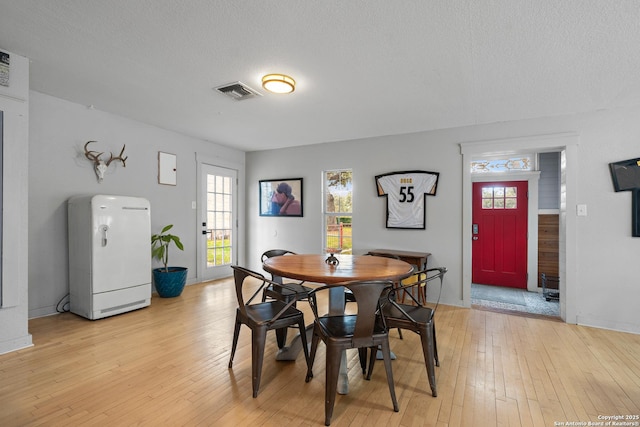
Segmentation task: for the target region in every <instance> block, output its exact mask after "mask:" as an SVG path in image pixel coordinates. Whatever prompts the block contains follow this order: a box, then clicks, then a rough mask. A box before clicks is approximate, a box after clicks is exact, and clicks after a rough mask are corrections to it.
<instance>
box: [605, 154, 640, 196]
mask: <svg viewBox="0 0 640 427" xmlns="http://www.w3.org/2000/svg"><path fill="white" fill-rule="evenodd" d="M609 169H610V170H611V178H612V179H613V188H614V189H615V190H616V191H628V190H633V189H634V188H640V158H638V159H629V160H623V161H621V162H615V163H609Z"/></svg>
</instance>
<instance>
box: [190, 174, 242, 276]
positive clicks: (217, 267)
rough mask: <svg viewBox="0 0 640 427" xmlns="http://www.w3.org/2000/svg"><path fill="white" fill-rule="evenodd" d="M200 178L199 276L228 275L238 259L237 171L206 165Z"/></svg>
mask: <svg viewBox="0 0 640 427" xmlns="http://www.w3.org/2000/svg"><path fill="white" fill-rule="evenodd" d="M200 179H201V185H200V189H201V190H200V192H201V194H200V197H199V205H200V221H199V224H200V225H201V230H200V233H201V234H200V238H201V241H200V250H199V251H198V252H199V258H200V259H199V264H200V271H199V276H200V277H199V278H200V279H201V280H211V279H217V278H220V277H227V276H229V275H230V274H231V267H230V266H231V265H232V264H235V263H236V259H237V248H236V246H237V236H238V227H237V223H238V222H237V219H236V211H237V208H236V206H237V201H236V199H237V196H236V194H237V172H236V171H235V170H233V169H227V168H222V167H218V166H212V165H207V164H203V165H202V168H201V177H200Z"/></svg>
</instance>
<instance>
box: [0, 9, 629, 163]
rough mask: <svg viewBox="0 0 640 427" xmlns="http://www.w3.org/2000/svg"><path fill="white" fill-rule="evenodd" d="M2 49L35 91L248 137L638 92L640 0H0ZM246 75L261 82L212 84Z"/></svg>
mask: <svg viewBox="0 0 640 427" xmlns="http://www.w3.org/2000/svg"><path fill="white" fill-rule="evenodd" d="M0 49H4V50H7V51H10V52H13V53H16V54H19V55H22V56H26V57H28V58H29V59H30V60H31V76H30V85H31V89H32V90H35V91H38V92H42V93H46V94H50V95H53V96H56V97H59V98H63V99H67V100H69V101H73V102H77V103H80V104H84V105H87V106H88V105H93V106H95V108H96V109H99V110H103V111H108V112H112V113H115V114H119V115H122V116H126V117H130V118H133V119H136V120H139V121H142V122H145V123H150V124H154V125H157V126H160V127H162V128H166V129H171V130H175V131H177V132H180V133H183V134H186V135H191V136H194V137H197V138H201V139H204V140H208V141H213V142H217V143H220V144H223V145H227V146H231V147H236V148H239V149H241V150H247V151H252V150H261V149H270V148H281V147H290V146H297V145H305V144H313V143H318V142H329V141H339V140H347V139H356V138H363V137H371V136H380V135H391V134H401V133H409V132H416V131H423V130H432V129H442V128H450V127H458V126H466V125H474V124H481V123H492V122H500V121H508V120H517V119H523V118H534V117H546V116H554V115H560V114H571V113H577V112H584V111H593V110H599V109H612V108H618V107H626V106H635V105H640V1H638V0H615V1H613V0H609V1H605V0H349V1H344V0H342V1H340V0H323V1H318V0H277V1H275V0H273V1H272V0H261V1H257V0H19V1H16V0H0ZM271 72H282V73H286V74H289V75H291V76H293V77H294V78H295V79H296V81H297V83H298V86H297V89H296V91H295V92H294V93H293V94H291V95H274V94H268V93H265V91H264V90H263V89H262V88H261V87H260V77H261V76H262V75H263V74H266V73H271ZM238 80H239V81H242V82H244V83H246V84H247V85H249V86H251V87H253V88H254V89H258V90H259V91H260V92H261V93H263V94H264V96H263V97H259V98H254V99H249V100H245V101H234V100H232V99H229V98H227V97H225V96H223V95H221V94H220V93H218V92H216V91H215V90H213V88H214V87H216V86H219V85H222V84H225V83H230V82H234V81H238ZM88 138H89V137H88Z"/></svg>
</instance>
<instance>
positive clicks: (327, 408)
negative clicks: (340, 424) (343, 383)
mask: <svg viewBox="0 0 640 427" xmlns="http://www.w3.org/2000/svg"><path fill="white" fill-rule="evenodd" d="M326 357H327V360H326V362H327V368H326V382H325V394H324V425H326V426H328V425H329V424H331V417H332V416H333V406H334V404H335V402H336V392H337V390H338V376H339V375H340V361H341V359H342V350H341V349H339V348H336V347H334V346H327V356H326Z"/></svg>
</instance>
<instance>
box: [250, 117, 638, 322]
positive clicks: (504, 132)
mask: <svg viewBox="0 0 640 427" xmlns="http://www.w3.org/2000/svg"><path fill="white" fill-rule="evenodd" d="M560 133H575V134H577V135H579V141H580V142H579V145H578V147H577V156H576V158H577V160H576V159H574V160H572V164H576V165H578V166H577V168H576V169H577V173H576V171H575V170H574V171H573V173H574V174H575V176H576V177H577V178H576V179H575V180H576V181H577V183H575V184H573V183H572V185H573V186H574V187H575V189H574V190H572V191H574V193H573V194H575V199H577V200H576V201H575V202H573V203H574V204H586V205H587V206H588V216H586V217H577V218H572V220H571V221H568V222H567V223H568V224H569V226H570V227H572V229H571V230H568V231H567V234H568V235H569V236H570V237H571V239H570V240H569V243H568V244H571V245H575V248H574V250H573V251H569V253H575V257H574V256H573V255H572V256H571V257H569V258H567V263H568V264H569V265H568V267H567V268H568V269H570V270H571V271H572V272H575V274H573V273H572V274H569V275H567V277H569V279H568V280H571V282H572V283H570V284H567V286H568V287H569V288H570V289H571V292H570V293H568V294H567V298H572V310H571V313H570V314H569V315H568V321H570V322H576V323H579V324H584V325H591V326H596V327H601V328H609V329H616V330H622V331H630V332H635V333H640V318H638V316H637V301H638V300H640V284H639V283H638V280H637V263H638V259H639V258H640V238H633V237H631V194H630V193H615V192H614V191H613V186H612V183H611V177H610V175H609V170H608V163H609V162H614V161H619V160H625V159H629V158H636V157H640V143H639V142H638V141H639V140H640V108H639V107H633V108H627V109H621V110H615V111H598V112H594V113H589V114H581V115H571V116H563V117H551V118H543V119H535V120H526V121H518V122H506V123H496V124H491V125H485V126H470V127H465V128H457V129H448V130H441V131H434V132H422V133H415V134H407V135H396V136H388V137H380V138H369V139H364V140H357V141H345V142H336V143H327V144H321V145H315V146H307V147H299V148H294V149H284V150H273V151H260V152H252V153H248V154H247V165H246V166H247V177H246V178H247V197H248V198H247V201H246V206H247V227H248V229H247V236H249V237H248V241H247V256H248V258H247V261H248V263H249V265H250V266H251V268H255V269H259V268H260V262H259V255H260V253H261V252H263V251H264V250H266V249H268V248H273V247H280V248H287V249H291V250H294V251H296V252H308V253H320V252H321V250H322V239H321V235H322V217H321V212H320V209H321V200H320V197H321V196H320V190H321V172H322V170H325V169H336V168H352V169H353V171H354V192H355V195H354V229H353V236H354V249H355V252H356V253H358V252H360V253H361V252H364V251H366V250H368V249H373V248H377V247H390V248H402V249H406V250H426V251H429V252H431V253H432V254H433V256H432V258H430V260H429V265H430V266H446V267H448V269H449V273H448V274H447V279H446V282H447V286H446V290H445V292H444V294H443V301H444V302H445V303H448V304H453V305H464V301H463V280H462V274H461V272H462V269H463V268H462V252H463V241H462V237H463V233H462V227H463V222H462V209H463V205H462V200H463V195H462V187H463V185H462V175H463V174H462V168H463V167H464V166H463V164H462V156H461V154H460V147H459V143H468V142H473V141H487V140H500V139H510V138H519V137H525V136H535V135H548V134H560ZM410 169H423V170H430V171H436V172H440V182H439V184H438V193H437V195H436V196H435V197H428V198H427V228H426V230H388V229H386V228H385V227H384V218H385V209H386V207H385V202H384V199H383V198H378V197H376V192H375V185H374V176H375V175H378V174H381V173H385V172H392V171H402V170H410ZM287 177H302V178H304V180H305V181H304V202H305V206H304V217H303V218H269V217H259V216H258V206H257V201H258V194H257V189H258V180H260V179H277V178H287ZM567 215H572V216H575V205H573V206H567ZM574 258H575V259H574Z"/></svg>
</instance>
